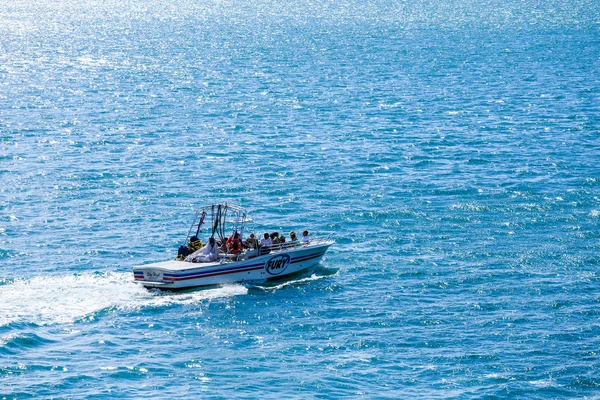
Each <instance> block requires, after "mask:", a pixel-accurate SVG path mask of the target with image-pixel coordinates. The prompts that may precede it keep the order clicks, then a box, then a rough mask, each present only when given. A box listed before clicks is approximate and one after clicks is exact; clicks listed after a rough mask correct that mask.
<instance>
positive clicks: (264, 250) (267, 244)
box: [260, 233, 273, 255]
mask: <svg viewBox="0 0 600 400" xmlns="http://www.w3.org/2000/svg"><path fill="white" fill-rule="evenodd" d="M272 245H273V241H272V240H271V237H270V236H269V234H268V233H265V236H264V238H262V239H260V247H261V249H260V254H261V255H262V254H269V253H270V252H271V246H272Z"/></svg>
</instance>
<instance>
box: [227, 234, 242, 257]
mask: <svg viewBox="0 0 600 400" xmlns="http://www.w3.org/2000/svg"><path fill="white" fill-rule="evenodd" d="M229 239H231V240H228V241H227V247H228V248H229V252H230V253H231V254H240V253H241V252H242V242H240V239H234V238H229Z"/></svg>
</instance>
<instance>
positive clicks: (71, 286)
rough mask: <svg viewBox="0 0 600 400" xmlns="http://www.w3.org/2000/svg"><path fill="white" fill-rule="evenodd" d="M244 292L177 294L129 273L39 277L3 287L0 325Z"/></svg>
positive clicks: (62, 320)
mask: <svg viewBox="0 0 600 400" xmlns="http://www.w3.org/2000/svg"><path fill="white" fill-rule="evenodd" d="M246 293H248V289H247V288H246V287H244V286H243V285H227V286H223V287H216V288H212V289H206V290H202V291H194V292H187V293H176V294H175V293H165V292H160V291H158V290H147V289H145V288H143V287H142V286H140V285H137V284H135V283H133V282H132V279H131V273H129V272H127V273H125V272H123V273H118V272H108V273H99V272H95V273H94V272H88V273H82V274H74V275H58V276H38V277H33V278H30V279H17V280H14V281H8V282H4V284H2V285H0V327H2V326H5V325H9V324H13V323H32V324H36V325H40V326H41V325H53V324H69V323H74V322H77V321H82V320H85V319H93V318H94V315H95V314H97V313H99V312H102V311H110V310H118V311H135V310H138V309H142V308H146V307H162V306H168V305H172V304H195V303H198V302H201V301H203V300H207V299H208V300H210V299H215V298H220V297H232V296H237V295H243V294H246Z"/></svg>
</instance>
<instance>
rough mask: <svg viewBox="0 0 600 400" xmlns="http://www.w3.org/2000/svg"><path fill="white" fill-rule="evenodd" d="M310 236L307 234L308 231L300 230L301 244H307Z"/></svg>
mask: <svg viewBox="0 0 600 400" xmlns="http://www.w3.org/2000/svg"><path fill="white" fill-rule="evenodd" d="M309 243H310V236H308V231H304V232H302V244H309Z"/></svg>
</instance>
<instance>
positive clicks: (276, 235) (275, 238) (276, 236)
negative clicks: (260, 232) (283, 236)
mask: <svg viewBox="0 0 600 400" xmlns="http://www.w3.org/2000/svg"><path fill="white" fill-rule="evenodd" d="M271 243H272V244H277V243H279V232H272V233H271Z"/></svg>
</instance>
